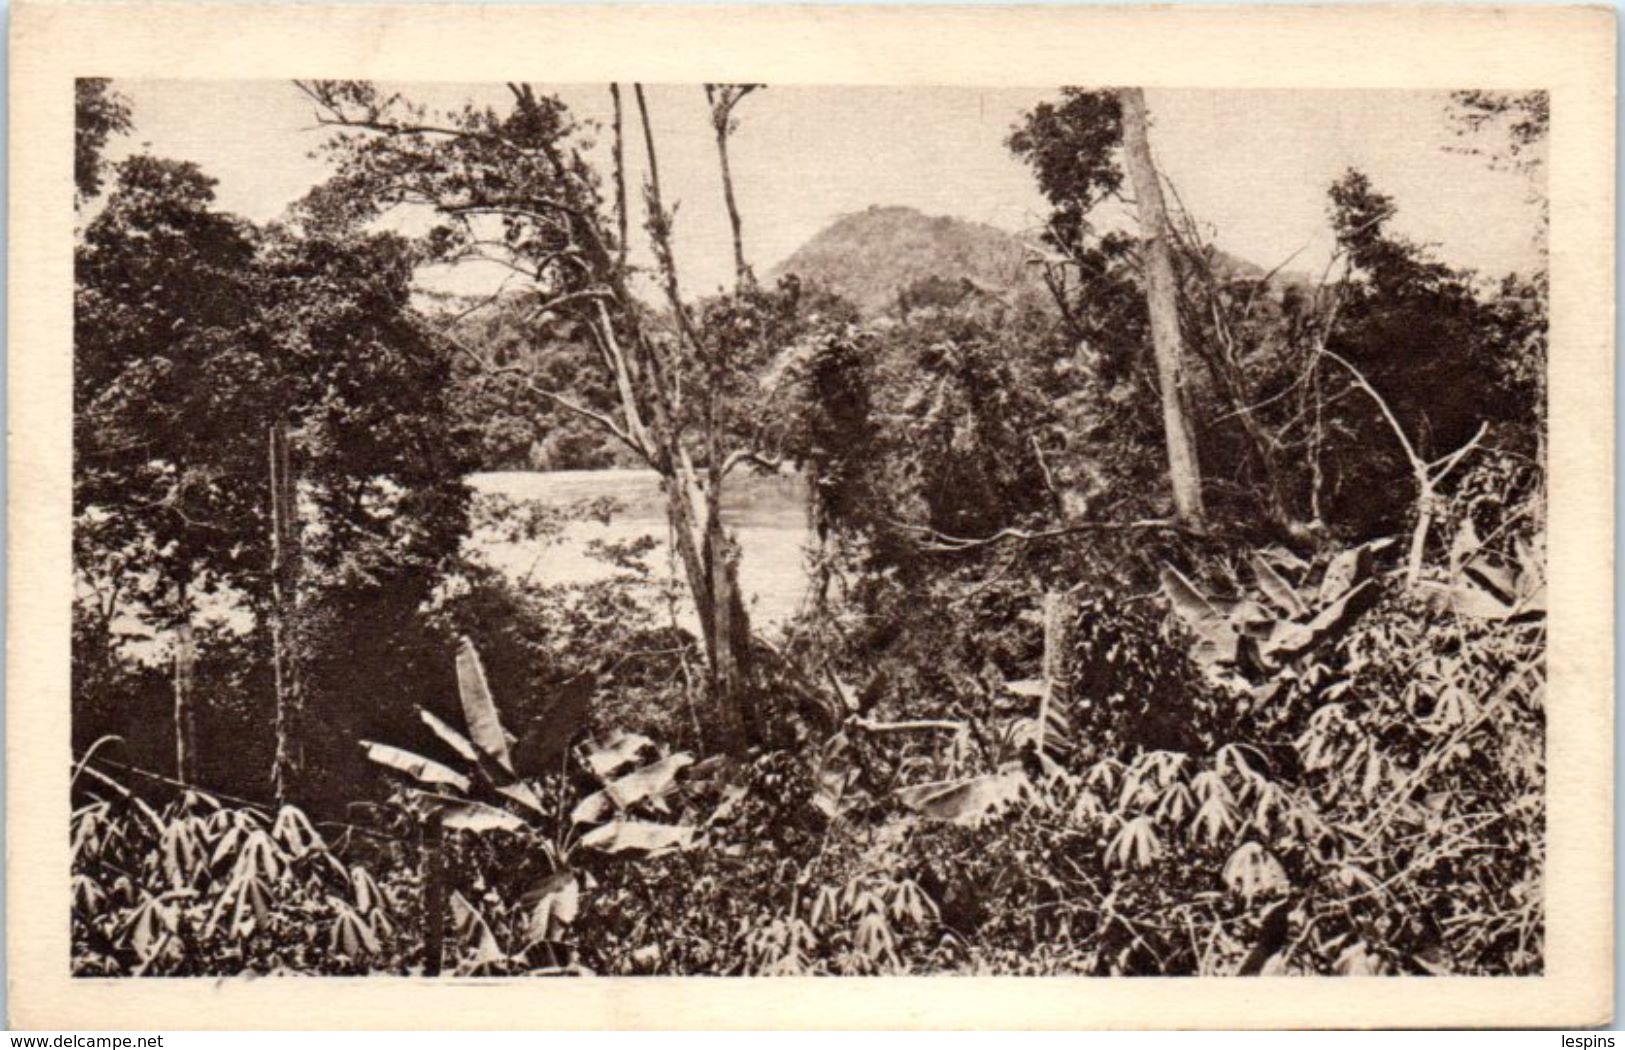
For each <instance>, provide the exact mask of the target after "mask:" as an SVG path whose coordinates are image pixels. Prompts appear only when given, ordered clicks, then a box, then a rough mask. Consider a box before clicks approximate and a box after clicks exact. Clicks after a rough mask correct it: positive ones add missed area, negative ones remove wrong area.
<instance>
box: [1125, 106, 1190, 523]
mask: <svg viewBox="0 0 1625 1050" xmlns="http://www.w3.org/2000/svg"><path fill="white" fill-rule="evenodd" d="M1117 97H1118V101H1119V103H1120V104H1121V106H1122V109H1123V152H1124V155H1125V157H1126V159H1127V161H1128V169H1129V178H1130V179H1131V180H1132V182H1133V184H1134V199H1135V202H1136V206H1137V208H1138V210H1139V217H1140V243H1141V245H1142V248H1141V255H1142V262H1143V265H1144V270H1145V295H1146V304H1147V306H1148V308H1149V311H1150V314H1151V342H1152V346H1153V348H1154V349H1155V351H1156V357H1157V384H1158V386H1159V387H1161V391H1162V422H1163V432H1164V435H1165V437H1166V439H1167V445H1168V480H1169V482H1170V483H1171V485H1172V487H1173V491H1174V510H1175V513H1176V514H1177V515H1178V517H1179V520H1180V521H1182V522H1184V523H1186V524H1188V525H1194V526H1200V525H1201V524H1202V521H1203V518H1204V517H1205V516H1206V512H1205V511H1204V509H1203V505H1202V471H1201V466H1200V464H1199V462H1198V460H1197V455H1196V438H1195V434H1194V432H1193V430H1192V427H1191V422H1190V416H1189V415H1188V414H1187V413H1186V411H1185V403H1184V401H1185V395H1184V389H1183V386H1182V382H1183V373H1184V348H1183V346H1182V343H1181V339H1180V332H1179V292H1178V286H1177V284H1176V283H1175V278H1174V263H1173V252H1172V250H1171V248H1170V246H1169V243H1168V240H1169V236H1170V231H1169V227H1168V207H1167V205H1166V204H1165V203H1164V201H1163V197H1162V185H1161V183H1160V182H1159V181H1158V178H1157V169H1156V167H1155V165H1153V164H1152V162H1151V143H1150V139H1149V138H1148V137H1147V133H1146V115H1145V92H1144V91H1142V90H1140V89H1139V88H1122V89H1120V90H1119V91H1118V92H1117Z"/></svg>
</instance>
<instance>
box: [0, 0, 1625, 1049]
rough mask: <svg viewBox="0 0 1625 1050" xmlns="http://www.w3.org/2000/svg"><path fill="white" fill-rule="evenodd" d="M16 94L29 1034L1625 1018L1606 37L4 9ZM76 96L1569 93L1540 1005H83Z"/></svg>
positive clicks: (183, 986) (286, 995) (276, 987)
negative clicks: (369, 84)
mask: <svg viewBox="0 0 1625 1050" xmlns="http://www.w3.org/2000/svg"><path fill="white" fill-rule="evenodd" d="M11 70H12V72H11V185H10V194H11V212H10V219H11V257H10V261H11V287H10V289H9V292H10V310H11V322H10V332H9V334H10V348H9V353H10V372H9V377H10V394H9V410H10V420H11V426H10V434H9V438H10V451H9V456H10V459H9V464H10V479H11V483H10V494H11V501H10V507H9V516H8V524H9V533H8V538H9V549H8V555H9V557H10V574H11V575H10V579H11V587H10V593H9V595H8V600H9V602H10V619H9V622H10V631H9V636H8V638H7V653H8V665H7V668H8V674H7V687H8V692H7V698H8V703H7V719H8V721H7V736H8V738H9V745H8V749H7V764H6V776H7V779H6V787H7V806H8V810H7V815H8V817H9V834H8V837H7V842H6V848H7V885H8V908H7V912H8V917H7V924H8V925H7V932H8V935H9V943H8V944H7V946H6V947H7V953H8V954H7V958H8V962H9V984H10V1008H11V1018H10V1024H11V1026H12V1027H14V1028H15V1027H53V1028H78V1029H87V1028H94V1029H107V1028H118V1029H127V1030H129V1029H148V1030H151V1029H177V1028H180V1029H184V1028H228V1029H235V1028H250V1027H262V1028H290V1027H292V1028H403V1027H423V1028H482V1027H492V1028H496V1027H501V1028H516V1027H520V1028H522V1027H546V1028H556V1027H558V1028H568V1027H611V1028H653V1027H659V1028H671V1027H688V1028H713V1027H714V1028H735V1027H769V1028H771V1027H781V1028H826V1027H838V1028H965V1027H1015V1028H1068V1027H1142V1028H1168V1027H1226V1028H1229V1027H1282V1026H1286V1027H1379V1026H1381V1027H1388V1026H1449V1027H1460V1026H1484V1027H1505V1026H1532V1025H1541V1026H1569V1027H1576V1026H1581V1025H1592V1024H1598V1023H1602V1022H1604V1021H1605V1020H1606V1019H1607V1018H1608V1017H1609V1016H1610V1015H1611V1013H1612V979H1613V961H1614V950H1613V937H1612V931H1613V888H1614V883H1613V867H1612V855H1613V825H1614V821H1613V765H1612V750H1613V739H1614V733H1613V647H1612V636H1613V630H1612V627H1613V612H1612V601H1611V599H1612V588H1613V575H1614V574H1613V556H1612V549H1613V543H1612V539H1613V535H1612V528H1613V515H1612V509H1613V492H1614V469H1613V444H1612V437H1613V429H1614V428H1613V421H1614V414H1613V389H1614V382H1613V375H1614V364H1613V309H1614V307H1613V303H1614V261H1613V251H1612V247H1613V228H1614V222H1613V215H1614V165H1613V157H1614V87H1613V78H1614V29H1613V12H1612V11H1611V10H1610V9H1606V8H1591V9H1582V8H1554V7H1526V8H1517V9H1491V8H1446V7H1431V8H1399V7H1356V8H1279V7H1275V8H1252V9H1247V8H1228V9H1217V8H1205V9H1189V8H1174V9H1154V8H1138V9H1131V8H1065V7H1045V8H1019V7H1016V8H991V7H990V8H967V7H956V8H920V7H911V8H903V7H891V8H884V7H868V8H831V7H823V8H815V7H780V8H770V7H754V8H744V7H741V8H723V7H709V8H692V9H685V8H677V7H580V8H541V7H503V8H478V7H472V6H400V7H390V6H382V5H358V6H352V7H321V6H311V5H301V6H286V7H271V6H266V5H257V4H256V5H245V4H220V5H215V6H202V5H192V6H188V5H163V4H128V5H124V4H105V3H104V4H95V5H77V6H68V5H65V4H59V3H43V2H40V3H30V2H24V3H21V4H18V5H17V6H15V7H14V8H13V14H12V36H11ZM76 76H111V77H160V76H161V77H165V78H187V77H196V78H204V79H234V78H257V77H268V78H286V77H294V76H322V77H346V78H351V77H354V78H380V79H389V80H442V81H453V82H469V81H497V80H504V79H533V80H534V79H540V80H546V81H550V82H555V83H557V82H568V81H589V82H592V81H599V82H601V81H607V80H610V79H617V80H644V81H654V82H659V81H664V82H690V83H697V82H701V81H764V82H767V83H781V84H782V83H804V84H812V83H824V84H975V85H999V84H1014V85H1031V84H1044V83H1054V84H1058V85H1059V84H1100V85H1113V84H1142V85H1146V86H1169V87H1202V88H1224V87H1238V88H1239V87H1249V88H1250V87H1290V88H1303V89H1311V88H1330V87H1336V88H1355V87H1381V88H1395V87H1405V88H1462V87H1478V88H1507V89H1533V88H1544V89H1546V90H1548V91H1550V92H1551V104H1552V105H1551V112H1552V125H1551V164H1550V177H1551V182H1550V193H1551V276H1552V291H1553V303H1552V333H1551V334H1552V341H1551V346H1552V352H1551V371H1550V391H1551V444H1550V448H1551V457H1552V462H1551V499H1552V506H1551V529H1550V551H1551V566H1550V569H1551V574H1550V575H1551V592H1550V593H1551V609H1552V611H1551V616H1550V639H1551V647H1550V669H1551V680H1550V694H1549V695H1550V707H1549V718H1550V736H1549V740H1550V743H1549V763H1548V766H1549V777H1550V808H1549V813H1550V816H1549V832H1550V837H1549V852H1548V859H1547V863H1548V881H1547V894H1548V901H1547V904H1548V906H1547V961H1548V967H1547V975H1546V976H1544V977H1541V978H1519V979H1512V978H1490V979H1465V978H1463V979H1457V978H1425V979H1418V978H1264V979H1258V978H1253V979H1214V978H1210V979H1182V978H1162V979H1157V978H1139V979H1132V980H1110V979H1074V978H1042V979H1039V978H969V977H935V978H907V979H903V978H898V979H888V978H876V979H843V978H808V979H793V978H771V979H755V980H751V979H732V978H585V979H579V980H528V981H526V980H502V981H477V982H476V981H459V980H452V979H441V980H437V981H422V980H416V979H410V978H359V979H345V978H276V979H260V980H226V981H206V980H180V979H174V980H165V979H153V980H143V979H122V980H99V979H79V980H75V979H74V978H71V977H70V976H69V963H68V881H69V880H68V848H67V847H68V833H67V826H68V825H67V817H68V803H67V782H68V772H69V768H68V766H69V750H68V741H69V704H68V668H69V572H70V569H69V566H70V561H69V534H70V520H69V519H70V511H69V493H70V485H69V470H70V445H69V438H70V433H71V423H70V405H71V374H72V371H71V353H72V350H71V330H72V324H71V321H72V297H71V280H72V245H73V235H72V224H73V215H72V206H71V202H72V184H71V158H72V128H73V91H72V85H73V79H74V78H75V77H76ZM922 130H923V129H922ZM905 133H906V129H905Z"/></svg>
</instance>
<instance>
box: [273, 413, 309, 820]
mask: <svg viewBox="0 0 1625 1050" xmlns="http://www.w3.org/2000/svg"><path fill="white" fill-rule="evenodd" d="M270 446H271V457H270V458H271V659H272V668H273V671H274V675H275V680H276V759H275V763H274V765H273V766H272V770H271V783H272V789H273V790H274V792H275V794H276V800H277V803H278V804H279V805H282V804H285V803H287V802H288V801H289V800H290V799H291V798H292V796H293V795H294V793H295V791H296V788H297V784H298V781H299V777H300V776H301V774H302V773H303V771H304V764H305V762H304V747H303V736H302V732H301V728H302V727H301V722H302V721H303V714H304V684H303V682H302V681H301V676H300V668H299V653H298V641H299V631H298V610H297V604H298V595H297V590H298V581H299V531H298V530H299V526H298V519H297V516H296V515H297V513H298V510H297V507H296V505H295V499H296V492H295V483H294V477H293V471H292V469H291V466H290V462H289V456H288V426H287V423H286V422H285V421H283V420H278V421H277V422H276V423H274V424H272V426H271V440H270Z"/></svg>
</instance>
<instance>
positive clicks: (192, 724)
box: [175, 580, 197, 784]
mask: <svg viewBox="0 0 1625 1050" xmlns="http://www.w3.org/2000/svg"><path fill="white" fill-rule="evenodd" d="M178 589H179V591H180V605H181V616H182V617H183V619H182V620H181V623H180V626H179V627H177V628H176V629H175V779H176V780H180V781H184V782H185V783H188V784H196V783H197V715H196V713H195V708H194V706H193V698H192V677H193V668H194V666H195V665H196V663H197V647H196V642H195V640H194V639H193V637H192V607H191V598H190V596H189V595H188V593H187V587H186V581H184V580H182V581H181V582H180V584H179V585H178Z"/></svg>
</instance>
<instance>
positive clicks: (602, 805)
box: [570, 751, 694, 824]
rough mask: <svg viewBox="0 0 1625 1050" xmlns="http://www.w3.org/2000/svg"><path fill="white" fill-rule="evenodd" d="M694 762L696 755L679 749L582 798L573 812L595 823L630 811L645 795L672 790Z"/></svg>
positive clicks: (576, 819) (584, 821)
mask: <svg viewBox="0 0 1625 1050" xmlns="http://www.w3.org/2000/svg"><path fill="white" fill-rule="evenodd" d="M693 763H694V756H693V755H690V754H688V753H686V752H682V751H679V752H677V753H676V754H672V755H667V756H666V757H665V758H662V759H661V760H660V761H658V762H651V763H650V764H649V765H647V766H644V767H643V768H642V769H639V770H636V771H634V772H632V773H628V774H627V775H626V776H624V777H621V778H620V779H618V780H615V781H612V782H611V783H609V784H607V785H605V787H604V788H603V790H601V791H595V792H593V793H592V794H591V795H588V796H587V797H586V798H584V799H582V800H581V801H580V802H579V803H578V804H577V805H576V807H575V809H574V810H572V811H571V813H570V819H571V820H573V821H574V822H575V823H577V824H595V823H597V822H598V821H600V820H606V819H608V818H609V816H610V814H611V813H613V812H617V811H619V812H622V813H624V812H626V811H627V810H629V809H631V808H632V807H633V806H635V805H637V804H638V803H639V802H642V801H643V800H645V799H649V798H659V797H660V796H661V795H664V794H665V793H666V792H667V791H669V790H671V786H672V784H673V783H674V782H675V781H676V779H677V774H678V773H679V772H680V771H681V770H682V769H683V767H685V766H689V765H692V764H693Z"/></svg>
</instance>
